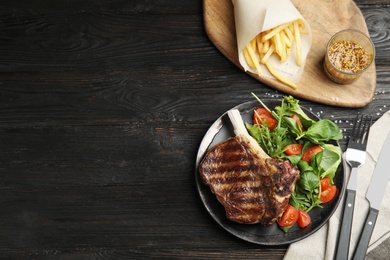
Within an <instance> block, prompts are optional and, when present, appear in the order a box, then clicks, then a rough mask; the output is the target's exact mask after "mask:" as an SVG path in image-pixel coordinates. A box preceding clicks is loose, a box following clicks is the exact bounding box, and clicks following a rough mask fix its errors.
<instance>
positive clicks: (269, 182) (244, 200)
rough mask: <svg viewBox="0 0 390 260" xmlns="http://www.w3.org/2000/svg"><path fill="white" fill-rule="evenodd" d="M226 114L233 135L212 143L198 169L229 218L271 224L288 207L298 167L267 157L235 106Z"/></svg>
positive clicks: (251, 222) (250, 222)
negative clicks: (216, 143) (214, 143)
mask: <svg viewBox="0 0 390 260" xmlns="http://www.w3.org/2000/svg"><path fill="white" fill-rule="evenodd" d="M228 115H229V118H230V120H231V122H232V124H233V126H234V131H235V133H236V136H235V137H230V138H229V139H228V140H226V141H224V142H222V143H220V144H218V145H216V146H215V147H213V148H212V149H211V150H210V151H209V152H208V153H207V154H206V155H205V157H204V158H203V160H202V162H201V163H200V165H199V173H200V175H201V177H202V180H203V182H204V183H205V184H206V185H208V186H209V187H210V189H211V191H212V192H213V193H214V194H215V195H216V196H217V199H218V201H219V202H220V203H221V204H222V205H223V206H224V208H225V211H226V216H227V217H228V219H230V220H232V221H235V222H238V223H243V224H255V223H261V224H263V225H266V226H268V225H271V224H273V223H274V222H275V220H276V219H277V218H278V217H279V216H280V215H281V214H282V213H283V212H284V210H285V208H286V207H287V204H288V201H289V199H290V196H291V194H292V193H293V191H294V187H295V182H296V180H297V179H298V178H299V170H298V168H297V167H296V166H292V165H291V164H290V162H289V161H284V160H281V159H273V158H271V157H269V156H268V155H267V154H266V153H265V152H264V151H263V150H262V149H261V147H260V146H259V144H258V143H257V142H256V141H255V140H254V139H253V138H252V137H251V136H250V135H249V134H248V132H247V130H246V128H245V126H244V123H243V121H242V118H241V115H240V113H239V112H238V111H237V110H232V111H229V112H228Z"/></svg>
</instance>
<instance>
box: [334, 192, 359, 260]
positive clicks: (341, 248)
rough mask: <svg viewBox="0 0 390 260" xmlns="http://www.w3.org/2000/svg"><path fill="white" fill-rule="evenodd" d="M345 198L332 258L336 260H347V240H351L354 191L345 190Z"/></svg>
mask: <svg viewBox="0 0 390 260" xmlns="http://www.w3.org/2000/svg"><path fill="white" fill-rule="evenodd" d="M345 197H346V198H345V204H344V210H343V215H342V216H343V220H342V222H341V229H340V233H339V238H338V243H337V249H336V255H335V258H334V259H336V260H346V259H348V251H349V240H350V238H351V227H352V217H353V210H354V207H355V197H356V191H354V190H348V189H347V191H346V193H345Z"/></svg>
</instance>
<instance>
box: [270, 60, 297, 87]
mask: <svg viewBox="0 0 390 260" xmlns="http://www.w3.org/2000/svg"><path fill="white" fill-rule="evenodd" d="M265 66H266V67H267V69H268V70H269V72H270V73H271V74H272V76H274V77H275V78H276V79H277V80H279V81H280V82H282V83H284V84H286V85H287V86H290V87H292V88H293V89H297V87H298V86H297V84H295V82H292V81H290V80H288V79H286V78H285V77H283V76H281V75H280V74H279V73H277V72H276V70H275V69H274V67H273V66H272V65H271V63H269V62H266V63H265Z"/></svg>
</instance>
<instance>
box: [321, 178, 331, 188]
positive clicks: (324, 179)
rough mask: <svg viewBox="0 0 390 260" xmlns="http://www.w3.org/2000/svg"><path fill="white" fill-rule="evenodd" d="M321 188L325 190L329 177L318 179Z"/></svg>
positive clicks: (327, 186)
mask: <svg viewBox="0 0 390 260" xmlns="http://www.w3.org/2000/svg"><path fill="white" fill-rule="evenodd" d="M320 184H321V190H326V189H328V188H329V186H330V178H322V179H321V180H320Z"/></svg>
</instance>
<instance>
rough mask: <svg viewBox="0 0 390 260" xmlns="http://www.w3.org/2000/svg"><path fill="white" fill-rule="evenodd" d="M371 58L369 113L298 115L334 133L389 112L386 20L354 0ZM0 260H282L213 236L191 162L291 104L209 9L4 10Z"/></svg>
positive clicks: (63, 6)
mask: <svg viewBox="0 0 390 260" xmlns="http://www.w3.org/2000/svg"><path fill="white" fill-rule="evenodd" d="M356 4H357V5H358V6H359V8H360V10H361V11H362V13H363V15H364V17H365V19H366V23H367V28H368V30H369V32H370V35H371V37H372V39H373V41H374V43H375V45H376V47H377V56H376V65H377V68H376V71H377V88H376V90H375V96H374V99H373V101H372V102H371V103H370V104H368V105H367V106H365V107H360V108H340V107H336V106H328V105H324V104H320V103H316V102H312V101H308V100H301V101H300V104H301V105H303V106H305V107H307V108H310V109H312V111H313V112H314V113H315V114H318V115H319V116H320V117H322V118H330V119H331V120H334V121H336V122H337V124H338V125H339V126H340V128H341V129H342V131H343V135H344V138H343V139H342V140H341V145H342V148H343V149H345V145H346V142H347V140H348V136H349V134H350V132H351V128H352V126H351V123H350V122H351V119H352V118H354V116H355V115H356V114H358V113H367V114H370V115H372V116H373V117H374V120H377V119H378V118H379V117H380V116H381V115H382V114H383V113H384V112H386V111H387V110H389V106H390V90H389V83H390V63H389V61H390V57H389V55H390V54H389V48H390V41H389V37H390V36H389V35H390V28H389V24H390V21H389V17H390V16H389V14H390V7H389V5H388V2H387V1H379V0H376V1H368V0H364V1H363V0H358V1H356ZM0 55H1V59H0V155H1V156H0V205H1V211H0V256H1V257H0V258H3V259H148V258H158V259H161V258H166V259H274V260H280V259H282V258H283V256H284V253H285V251H286V247H284V246H283V247H262V246H257V245H252V244H250V243H247V242H244V241H241V240H239V239H237V238H235V237H233V236H232V235H230V234H228V233H226V232H225V231H224V230H223V229H221V228H220V227H219V226H217V225H216V223H215V222H214V221H213V219H212V218H211V217H210V216H209V215H208V213H207V211H206V210H205V209H204V207H203V205H202V204H201V200H200V198H199V197H198V194H197V190H196V186H195V172H194V171H195V159H196V154H197V150H198V147H199V144H200V142H201V140H202V138H203V136H204V134H205V133H206V131H207V129H208V128H209V126H210V125H211V124H212V122H213V121H214V120H215V119H217V118H218V117H219V116H220V115H221V114H222V113H224V112H225V111H226V110H228V109H229V108H231V107H233V106H236V105H238V104H240V103H243V102H246V101H249V100H252V96H251V95H250V93H251V92H255V93H256V94H257V95H258V96H259V97H260V98H262V99H264V100H270V99H275V98H281V97H282V96H283V93H282V92H280V91H278V90H275V89H273V88H271V87H269V86H268V85H266V84H263V83H262V82H259V81H257V80H256V79H254V78H252V77H250V76H248V75H246V74H245V73H243V72H242V71H241V70H240V69H239V68H238V67H237V66H236V65H234V64H233V63H232V62H231V61H230V60H228V59H227V58H226V57H224V56H223V55H222V54H221V52H220V51H219V50H218V49H216V48H215V46H214V44H213V43H212V42H210V40H209V38H208V36H207V34H206V30H205V26H204V23H203V5H202V2H201V1H190V0H185V1H184V0H170V1H167V0H157V1H149V0H136V1H127V0H114V1H113V0H85V1H76V0H57V1H48V0H37V1H27V0H14V1H1V2H0Z"/></svg>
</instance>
